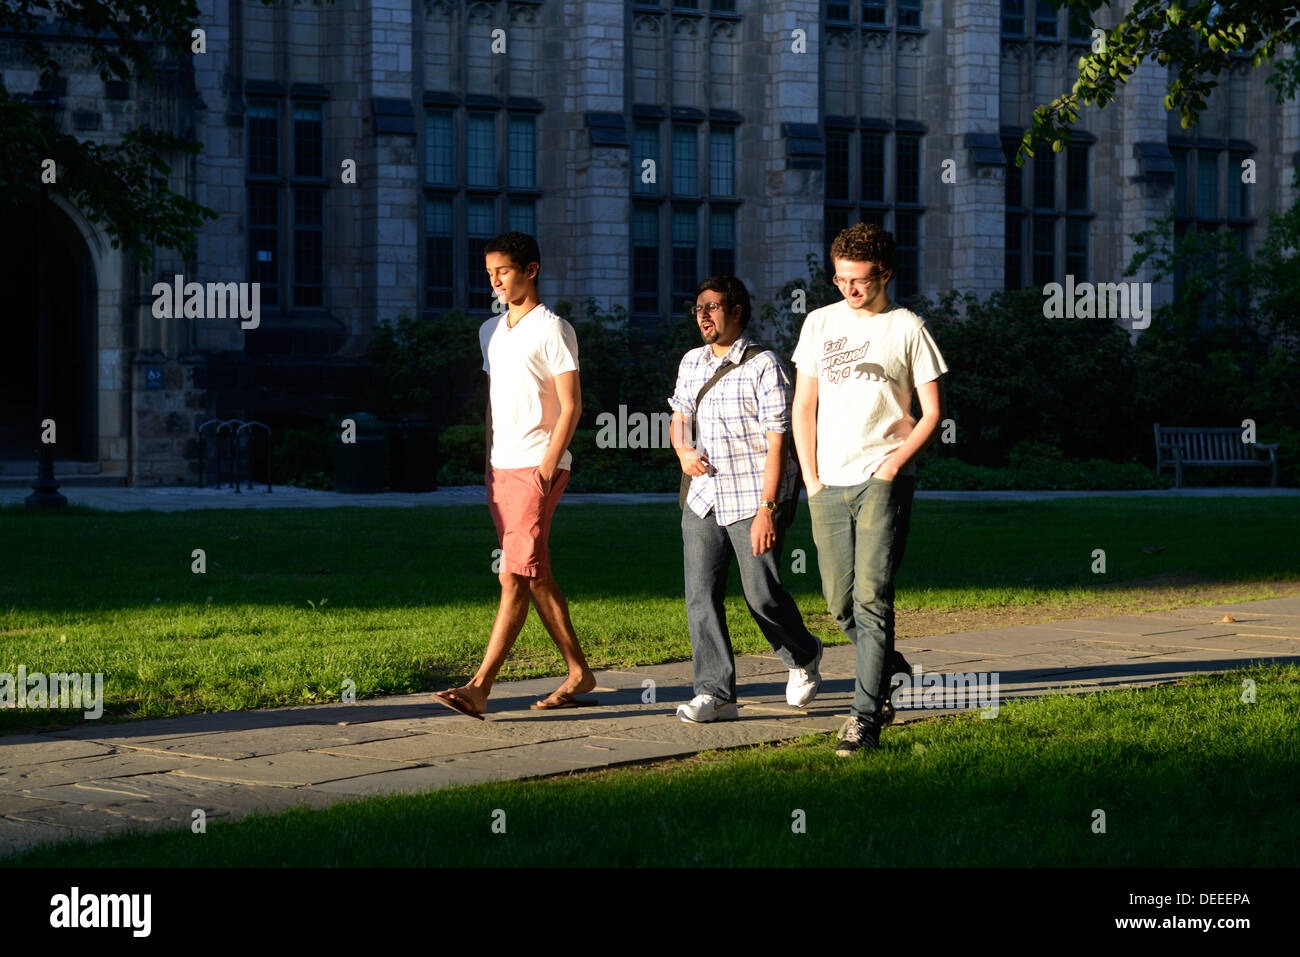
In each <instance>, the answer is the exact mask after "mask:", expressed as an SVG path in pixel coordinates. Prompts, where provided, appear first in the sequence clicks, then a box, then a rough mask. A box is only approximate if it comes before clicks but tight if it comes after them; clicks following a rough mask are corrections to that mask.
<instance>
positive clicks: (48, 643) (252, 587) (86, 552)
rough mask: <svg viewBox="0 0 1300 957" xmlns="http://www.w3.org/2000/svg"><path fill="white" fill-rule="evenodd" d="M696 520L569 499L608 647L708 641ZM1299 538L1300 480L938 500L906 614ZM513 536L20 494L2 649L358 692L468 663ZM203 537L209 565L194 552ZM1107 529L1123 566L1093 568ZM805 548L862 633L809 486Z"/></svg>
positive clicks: (406, 688) (661, 509)
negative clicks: (820, 536) (131, 507)
mask: <svg viewBox="0 0 1300 957" xmlns="http://www.w3.org/2000/svg"><path fill="white" fill-rule="evenodd" d="M678 521H679V513H678V511H677V509H676V508H675V507H674V506H673V505H671V504H660V505H640V506H612V505H584V506H576V505H572V504H570V505H563V506H562V507H561V508H560V510H559V512H558V513H557V516H556V520H555V527H554V530H553V532H552V551H553V554H554V556H555V560H554V566H555V574H556V577H557V579H558V581H559V582H560V585H561V587H562V588H563V589H564V590H565V592H566V594H567V596H568V598H569V601H570V604H571V607H572V613H573V619H574V623H575V625H576V627H577V631H578V635H579V638H580V640H581V641H582V644H583V647H584V649H585V650H586V652H587V654H588V657H589V658H590V660H591V662H592V664H593V665H594V666H596V667H610V666H620V665H621V666H627V665H635V664H647V663H654V662H662V661H670V660H681V659H687V658H689V657H690V642H689V637H688V634H687V629H686V619H685V608H684V602H683V600H682V566H681V540H680V531H679V527H678V524H677V523H678ZM1297 540H1300V501H1297V500H1295V499H1182V500H1172V501H1151V500H1145V499H1106V500H1095V499H1094V500H1086V501H1085V500H1073V501H1057V502H1041V503H1015V502H990V503H959V502H928V501H922V502H919V503H917V506H916V510H915V514H914V521H913V531H912V536H911V540H910V542H909V544H908V549H907V557H906V560H905V562H904V565H903V569H902V572H901V573H900V576H899V593H898V606H899V612H900V613H899V631H900V634H901V635H907V634H909V628H910V627H912V626H913V623H914V622H916V621H917V620H919V618H920V617H922V616H924V615H926V614H930V613H937V612H945V611H958V610H963V609H964V610H970V609H974V610H977V611H979V612H980V613H981V615H982V618H981V621H982V624H983V626H987V627H996V626H997V625H999V624H1000V623H1002V622H1003V621H1004V620H1005V615H1006V614H1007V613H1008V609H1021V610H1023V609H1030V610H1031V611H1032V610H1034V609H1038V610H1040V611H1041V612H1042V613H1043V615H1045V616H1047V617H1049V618H1050V617H1053V616H1054V617H1058V618H1059V617H1069V615H1070V614H1071V613H1072V612H1073V610H1074V609H1076V608H1084V607H1092V606H1095V605H1096V604H1097V603H1099V602H1100V603H1107V602H1114V601H1116V600H1117V599H1118V596H1121V595H1129V596H1131V595H1133V594H1137V595H1138V597H1139V599H1140V598H1141V597H1142V595H1144V594H1145V593H1144V592H1142V590H1141V583H1144V582H1159V581H1165V582H1167V581H1170V580H1174V581H1187V582H1209V583H1215V582H1219V583H1229V585H1230V586H1231V587H1230V588H1229V590H1228V592H1227V593H1221V594H1218V595H1217V597H1219V598H1225V597H1231V598H1236V599H1249V598H1259V597H1268V596H1269V595H1271V594H1273V593H1275V592H1274V591H1273V585H1272V584H1271V583H1276V584H1277V585H1278V586H1281V585H1283V584H1285V583H1294V582H1295V581H1297V580H1300V550H1297V549H1296V548H1295V547H1294V543H1295V542H1296V541H1297ZM496 545H497V543H496V539H495V534H494V531H493V528H492V525H491V521H490V519H489V517H488V514H487V509H486V508H485V507H469V506H467V507H457V508H435V507H429V508H416V509H398V508H395V509H361V508H347V509H322V510H296V509H284V510H270V511H248V512H244V511H222V510H209V511H198V512H178V513H170V514H167V513H148V512H136V513H125V514H120V513H118V514H114V513H100V512H91V511H88V510H85V509H79V508H70V509H67V510H66V511H62V512H59V513H40V512H28V511H27V510H26V509H24V508H22V507H10V508H6V509H3V510H0V672H8V673H14V672H15V671H16V669H17V667H18V665H20V664H22V665H25V666H26V668H27V670H28V671H29V672H33V671H38V670H39V671H44V672H73V671H75V672H90V673H94V672H102V673H104V674H105V718H104V719H103V720H111V719H112V718H114V717H119V718H120V717H145V716H148V717H156V716H162V715H169V714H178V713H189V712H202V711H213V710H225V709H238V708H254V707H268V706H273V705H286V704H299V703H306V702H313V701H327V700H337V699H338V698H339V695H340V693H341V690H342V688H343V683H344V681H345V679H351V680H352V681H354V682H355V683H356V687H357V693H358V695H359V696H362V697H366V696H373V695H377V694H389V693H397V692H411V691H417V690H421V689H429V688H434V687H442V686H446V685H447V684H449V683H450V682H453V681H457V680H460V679H462V678H464V677H465V676H467V675H468V674H470V673H472V671H473V670H474V668H475V667H476V665H477V663H478V660H479V658H480V656H481V654H482V650H483V646H484V643H485V640H486V635H487V632H488V629H489V627H490V625H491V622H492V618H493V615H494V613H495V609H496V602H497V594H498V591H497V589H498V586H497V582H496V577H495V575H494V574H493V573H492V570H491V564H492V551H493V549H494V548H495V547H496ZM1147 547H1156V548H1163V549H1164V550H1163V551H1160V552H1158V553H1147V552H1144V551H1143V550H1142V549H1144V548H1147ZM197 548H201V549H204V550H205V551H206V562H207V571H206V573H205V574H194V573H193V572H192V571H191V563H192V562H193V561H194V559H193V558H192V557H191V553H192V551H193V550H194V549H197ZM1098 548H1101V549H1104V550H1105V552H1106V573H1105V574H1094V573H1093V572H1092V570H1091V568H1092V565H1093V562H1094V559H1093V555H1092V553H1093V550H1094V549H1098ZM794 549H802V550H803V553H804V569H803V570H802V571H801V572H799V573H794V572H791V573H790V574H788V575H787V576H786V579H787V583H788V585H789V587H790V588H791V591H792V592H793V593H794V595H795V597H796V599H797V600H798V602H799V604H800V607H801V608H802V609H803V610H804V613H805V615H806V616H808V617H809V619H810V626H811V627H813V628H814V630H815V631H817V632H818V633H819V634H821V635H822V636H823V637H826V638H829V639H832V640H842V639H840V637H839V635H838V633H837V632H834V631H833V630H832V628H833V626H831V625H829V624H828V622H827V620H826V619H825V615H824V612H825V605H824V603H823V601H822V599H821V596H820V592H819V582H818V578H817V566H816V550H815V549H814V548H813V545H812V541H811V534H810V532H809V527H808V519H807V510H806V508H802V509H801V513H800V517H799V520H798V522H797V524H796V525H795V527H794V529H792V531H791V535H790V538H789V541H788V544H787V549H786V564H785V567H786V568H787V570H789V569H791V564H792V555H793V552H792V550H794ZM1242 582H1251V583H1254V584H1252V585H1250V586H1249V587H1246V586H1241V587H1238V586H1237V585H1236V584H1235V583H1242ZM1134 587H1136V588H1137V591H1136V592H1135V591H1134V590H1133V589H1134ZM1167 591H1168V589H1167V588H1166V589H1165V592H1166V593H1167ZM730 593H731V598H730V604H729V606H728V613H729V620H730V623H731V627H732V634H733V639H734V644H735V647H736V650H737V652H738V653H747V652H757V651H763V650H765V649H767V645H766V642H764V640H763V638H762V636H761V635H760V633H759V632H758V629H757V628H756V627H755V626H754V624H753V622H752V621H751V620H750V618H749V616H748V614H747V613H746V611H745V608H744V604H743V601H742V599H741V597H740V591H739V586H738V582H737V580H736V578H735V575H734V573H733V577H732V585H731V589H730ZM1159 600H1160V601H1162V602H1165V603H1167V602H1168V600H1169V599H1168V597H1167V594H1165V593H1162V597H1161V598H1160V599H1159ZM1182 600H1196V599H1195V597H1194V596H1191V597H1186V598H1184V599H1182ZM1201 600H1205V599H1204V598H1202V599H1201ZM1129 610H1131V608H1130V609H1129ZM1040 620H1042V619H1040ZM912 633H915V632H912ZM559 664H560V661H559V656H558V654H557V653H556V651H555V649H554V646H553V645H552V644H551V642H550V640H549V639H548V638H547V637H546V635H545V632H544V631H543V630H542V629H541V627H540V625H539V624H538V622H537V621H536V618H535V616H533V617H532V618H530V621H529V623H528V625H527V626H526V628H525V630H524V633H523V635H522V636H521V638H520V641H519V643H518V645H517V646H516V649H515V654H514V657H513V658H512V660H511V662H510V663H509V665H508V666H507V670H506V672H504V673H503V675H502V677H503V678H523V677H532V676H538V675H542V674H558V673H559V670H558V666H559ZM78 716H79V715H78ZM59 720H62V721H64V723H65V724H66V723H67V722H69V721H72V720H74V719H73V718H71V717H69V716H68V715H67V713H64V714H63V715H60V714H59V713H57V712H33V711H27V710H16V709H14V710H11V709H5V710H3V711H0V732H12V731H17V730H24V729H32V728H37V727H48V726H51V721H59Z"/></svg>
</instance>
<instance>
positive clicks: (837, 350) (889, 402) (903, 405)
mask: <svg viewBox="0 0 1300 957" xmlns="http://www.w3.org/2000/svg"><path fill="white" fill-rule="evenodd" d="M794 366H795V368H796V369H798V370H799V372H800V373H802V374H803V375H806V376H815V377H816V378H817V478H818V479H819V480H820V481H821V483H822V484H823V485H836V486H840V485H844V486H852V485H859V484H861V483H862V482H865V481H866V480H867V479H869V478H870V477H871V475H872V473H873V472H875V471H876V469H878V468H880V466H881V464H883V463H884V461H885V459H887V458H888V457H889V456H890V454H891V453H892V452H893V451H894V450H895V449H897V448H898V447H899V446H900V445H902V444H903V441H904V440H905V439H906V438H907V437H908V435H910V434H911V432H912V429H914V428H915V427H916V419H915V418H913V417H912V413H911V408H912V391H913V390H914V389H915V388H916V387H917V386H918V385H924V384H925V383H927V382H931V381H933V380H935V379H937V378H939V376H941V375H943V374H944V373H945V372H947V371H948V366H947V365H946V364H945V363H944V361H943V356H942V355H941V354H940V353H939V347H938V346H937V345H936V344H935V341H934V339H933V338H932V337H931V336H930V332H929V330H928V329H926V328H925V320H924V319H922V318H921V317H920V316H918V315H917V314H916V313H914V312H912V311H911V310H910V309H904V308H903V307H902V306H898V305H891V306H890V308H889V309H887V310H885V311H884V312H881V313H878V314H876V315H874V316H867V315H859V314H857V313H854V311H853V310H852V309H850V308H849V304H848V302H846V301H845V300H843V299H841V300H840V301H839V302H836V303H832V304H831V305H829V306H823V307H822V308H820V309H814V310H813V311H812V312H810V313H809V314H808V318H807V319H805V320H804V324H803V330H802V332H801V333H800V335H799V345H798V346H797V347H796V348H795V350H794ZM915 471H916V461H915V460H913V461H911V462H909V463H908V464H907V466H906V467H905V468H904V469H903V474H906V475H910V474H912V473H914V472H915Z"/></svg>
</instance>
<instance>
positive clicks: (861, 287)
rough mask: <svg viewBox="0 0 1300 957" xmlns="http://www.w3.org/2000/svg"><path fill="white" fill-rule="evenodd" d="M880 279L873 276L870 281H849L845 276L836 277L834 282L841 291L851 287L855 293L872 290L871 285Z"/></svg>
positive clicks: (833, 279)
mask: <svg viewBox="0 0 1300 957" xmlns="http://www.w3.org/2000/svg"><path fill="white" fill-rule="evenodd" d="M879 278H880V277H879V276H872V277H871V278H870V279H849V278H847V277H845V276H834V277H833V278H832V281H833V282H834V283H835V285H837V286H839V287H840V288H841V289H844V288H845V287H849V288H851V289H852V290H853V291H854V292H866V291H867V290H868V289H870V288H871V284H872V283H873V282H875V281H876V280H877V279H879Z"/></svg>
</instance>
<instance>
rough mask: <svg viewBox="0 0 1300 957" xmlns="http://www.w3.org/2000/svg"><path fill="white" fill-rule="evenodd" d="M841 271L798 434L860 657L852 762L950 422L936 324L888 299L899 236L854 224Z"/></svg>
mask: <svg viewBox="0 0 1300 957" xmlns="http://www.w3.org/2000/svg"><path fill="white" fill-rule="evenodd" d="M831 263H832V265H833V267H834V270H835V274H834V281H835V285H836V286H837V287H838V288H839V290H840V292H841V293H842V294H843V296H844V298H843V299H842V300H841V301H839V302H836V303H833V304H831V305H829V306H824V307H822V308H821V309H816V310H814V311H813V312H811V313H809V314H808V318H807V319H806V320H804V324H803V330H802V332H801V333H800V336H799V345H798V346H797V347H796V349H795V352H794V365H795V369H796V374H797V378H796V381H795V393H794V410H793V429H794V441H795V448H796V449H797V451H798V453H799V465H800V468H801V469H802V471H803V476H804V484H805V485H806V486H807V488H808V512H809V514H810V516H811V517H812V527H813V540H814V541H815V542H816V543H817V563H818V567H819V569H820V571H821V578H822V593H823V594H824V595H825V596H826V604H827V605H828V607H829V609H830V613H831V615H832V617H834V618H835V621H836V624H838V625H839V626H840V629H841V630H842V631H843V632H844V634H845V635H846V636H848V638H849V640H850V641H851V642H853V644H854V647H855V652H856V678H857V680H856V682H855V685H854V692H853V706H852V708H851V709H850V711H849V717H848V718H847V719H846V720H845V722H844V726H843V727H842V728H841V729H840V734H839V743H838V745H837V746H836V749H835V753H836V754H837V755H839V756H841V757H846V756H848V755H851V754H853V753H854V752H855V751H857V750H859V749H861V748H874V747H876V746H877V745H878V744H879V738H880V728H881V726H882V724H883V714H882V711H883V709H884V705H885V703H886V698H887V690H888V689H887V685H886V681H885V680H884V679H885V677H886V676H885V675H884V667H885V662H886V661H887V660H888V658H889V657H890V655H891V654H892V653H893V650H894V574H895V572H897V570H898V565H899V562H900V561H901V560H902V557H903V548H904V546H905V545H906V543H907V532H908V527H909V524H910V522H911V509H912V492H913V490H914V488H915V485H916V480H915V478H914V476H915V472H916V464H915V459H916V456H917V455H918V454H920V452H921V451H922V449H924V448H925V447H926V445H928V444H929V443H930V441H931V440H932V439H933V438H934V435H935V432H936V430H937V429H938V426H939V422H940V420H941V419H942V417H943V405H942V396H941V393H940V390H939V381H938V380H939V377H940V376H941V375H943V374H944V373H945V372H947V371H948V367H947V366H946V365H945V364H944V361H943V356H942V355H940V353H939V347H938V346H937V345H936V344H935V342H934V339H933V338H931V336H930V333H929V331H928V330H927V329H926V328H925V322H924V321H923V320H922V319H921V318H920V317H919V316H917V315H916V314H915V313H913V312H911V311H909V310H907V309H904V308H902V307H901V306H898V305H895V304H894V303H892V302H890V300H889V297H888V295H887V294H886V292H885V286H886V284H887V283H888V282H889V280H890V279H891V278H892V277H893V275H894V271H895V270H896V268H897V263H898V254H897V251H896V249H895V246H894V237H893V236H892V235H891V234H890V233H887V232H885V231H884V230H882V229H881V228H880V227H878V226H875V225H871V226H868V225H866V224H864V223H859V224H857V225H856V226H850V227H849V228H848V229H845V230H844V231H843V232H841V233H840V234H839V235H838V236H837V237H836V238H835V242H834V243H833V244H832V245H831ZM913 391H915V392H916V394H917V396H918V397H919V399H920V403H921V418H920V419H919V420H918V419H914V418H913V417H912V415H911V407H912V393H913Z"/></svg>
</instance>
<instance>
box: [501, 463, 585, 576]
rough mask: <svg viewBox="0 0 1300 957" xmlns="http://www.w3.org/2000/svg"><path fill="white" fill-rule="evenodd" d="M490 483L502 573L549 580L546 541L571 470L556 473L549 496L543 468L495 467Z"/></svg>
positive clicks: (549, 565) (549, 569)
mask: <svg viewBox="0 0 1300 957" xmlns="http://www.w3.org/2000/svg"><path fill="white" fill-rule="evenodd" d="M487 482H488V485H487V500H488V511H490V512H491V513H492V522H493V524H495V525H496V527H497V539H498V540H499V541H500V542H501V565H500V568H501V570H502V571H506V572H510V573H512V574H515V575H523V576H524V577H526V578H547V577H549V576H550V574H551V555H550V552H549V551H548V550H547V546H546V541H547V539H548V538H549V537H550V535H551V516H553V515H554V514H555V506H556V505H558V504H560V495H561V493H563V492H564V486H566V485H568V484H569V470H568V469H560V470H559V471H557V472H556V473H555V478H554V479H553V480H552V481H551V491H550V492H549V493H548V494H545V495H543V494H542V470H541V469H539V468H530V469H498V468H493V469H491V470H490V471H489V472H488V477H487Z"/></svg>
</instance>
